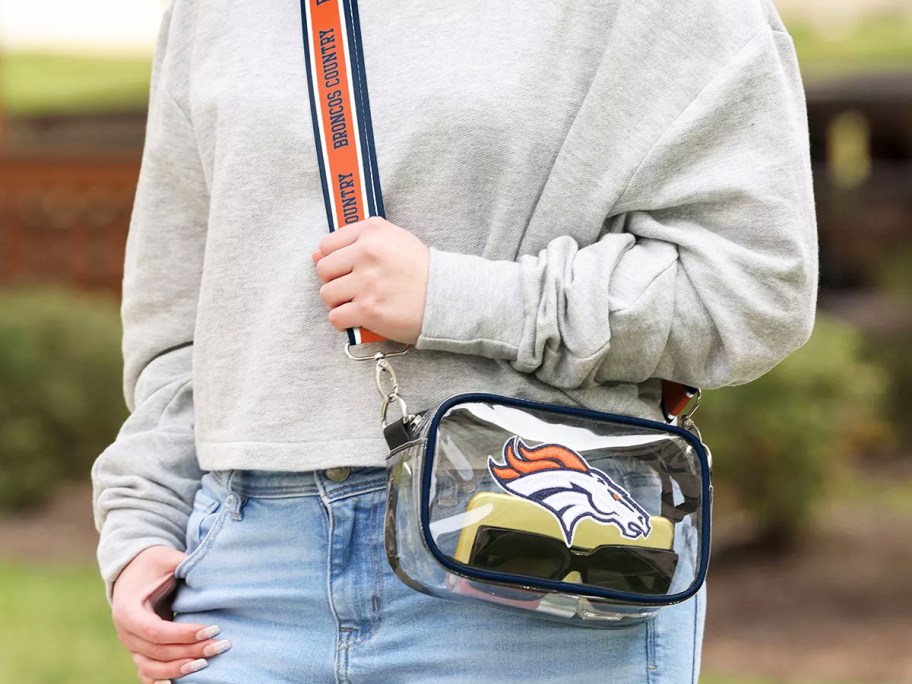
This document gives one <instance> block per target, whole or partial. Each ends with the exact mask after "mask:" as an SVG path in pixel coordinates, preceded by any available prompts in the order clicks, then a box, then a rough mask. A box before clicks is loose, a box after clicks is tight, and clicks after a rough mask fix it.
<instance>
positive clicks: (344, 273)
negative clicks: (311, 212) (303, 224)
mask: <svg viewBox="0 0 912 684" xmlns="http://www.w3.org/2000/svg"><path fill="white" fill-rule="evenodd" d="M311 259H313V262H314V263H315V264H316V269H317V275H318V276H319V277H320V280H322V281H323V282H324V283H325V284H324V285H323V287H321V288H320V299H321V300H323V303H324V304H326V306H327V307H328V308H329V309H330V312H329V322H330V323H331V324H332V326H333V327H334V328H336V329H337V330H345V329H346V328H354V327H362V326H363V327H365V328H367V329H368V330H371V331H373V332H375V333H377V334H378V335H383V336H384V337H385V338H387V339H388V340H393V341H395V342H402V343H405V344H414V343H415V342H416V341H417V339H418V335H419V333H420V332H421V324H422V322H423V319H424V299H425V294H426V292H427V282H428V266H429V264H430V252H429V250H428V248H427V246H425V244H424V243H423V242H421V240H419V239H418V238H417V237H415V236H414V235H412V233H410V232H409V231H407V230H405V229H403V228H400V227H399V226H397V225H395V224H393V223H390V222H389V221H387V220H386V219H382V218H379V217H372V218H369V219H366V220H364V221H358V222H357V223H350V224H349V225H347V226H345V227H344V228H343V229H341V230H337V231H335V232H333V233H330V234H329V235H327V236H326V237H324V238H323V239H322V240H320V247H319V249H317V250H316V251H315V252H314V253H313V254H311Z"/></svg>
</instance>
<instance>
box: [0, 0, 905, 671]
mask: <svg viewBox="0 0 912 684" xmlns="http://www.w3.org/2000/svg"><path fill="white" fill-rule="evenodd" d="M122 1H123V2H124V4H125V5H131V6H133V5H135V7H136V8H137V9H138V8H139V7H140V5H143V8H144V11H146V12H147V13H148V12H150V11H151V12H153V14H154V12H156V11H160V10H161V8H162V7H163V3H161V2H158V1H157V0H148V1H147V2H141V1H140V0H129V1H128V0H122ZM41 2H42V3H43V4H44V5H48V6H49V5H52V4H53V2H54V0H41ZM14 3H15V0H0V22H6V23H7V25H6V27H5V28H6V31H4V26H3V25H2V24H0V40H3V41H4V42H5V50H3V51H2V52H0V549H2V557H0V614H2V615H3V623H4V625H5V626H4V627H0V634H2V637H0V682H23V683H28V684H45V683H47V684H51V683H53V684H71V683H72V684H76V683H80V684H82V683H86V682H91V683H93V684H106V683H108V682H111V683H112V684H113V683H114V682H129V681H136V677H135V668H134V667H133V664H132V661H131V660H130V658H129V656H128V655H127V653H126V652H125V651H124V650H123V649H122V648H121V646H120V644H119V643H118V642H117V640H116V638H115V636H114V632H113V627H112V624H111V619H110V613H109V610H108V606H107V603H106V601H105V599H104V594H103V586H102V584H101V581H100V579H99V577H98V573H97V569H96V567H95V564H94V549H95V543H96V541H97V536H96V533H95V530H94V527H93V524H92V517H91V486H90V483H89V469H90V468H91V464H92V462H93V461H94V459H95V458H96V457H97V455H98V454H99V453H100V452H101V450H102V449H104V447H105V446H106V445H107V444H108V443H110V441H112V440H113V439H114V436H115V434H116V432H117V429H118V427H119V425H120V424H121V423H122V421H123V419H124V418H125V416H126V412H125V411H126V409H125V407H124V403H123V397H122V395H121V386H120V373H121V362H122V360H121V357H120V321H119V315H118V306H119V303H118V293H119V289H120V278H121V276H122V258H123V243H124V240H125V237H126V230H127V225H128V222H129V213H130V208H131V203H132V193H133V189H134V187H135V180H136V173H137V171H138V160H139V155H140V153H141V148H142V137H143V131H144V125H145V119H144V116H145V113H144V108H145V104H146V96H147V91H148V84H149V67H150V52H149V51H150V43H151V41H152V40H154V36H155V32H156V30H157V26H156V25H152V26H151V27H148V31H147V32H146V33H143V32H142V31H141V30H140V31H139V32H138V34H137V35H138V36H139V37H137V38H135V39H134V40H133V42H132V43H131V44H130V45H128V46H127V47H124V45H123V44H121V43H122V41H118V40H115V41H113V42H114V43H116V45H112V46H107V47H106V46H105V44H104V41H101V42H99V41H98V40H96V39H88V40H87V41H86V43H85V44H82V45H73V46H70V45H69V44H67V45H65V46H63V47H61V45H59V44H58V43H55V42H54V40H56V39H54V40H51V42H50V43H48V40H50V39H48V38H47V37H46V36H45V37H44V38H41V37H38V38H36V39H35V40H32V41H31V42H30V41H29V40H28V37H27V36H26V37H25V38H23V35H22V33H23V31H25V32H27V31H26V29H27V27H28V25H29V24H28V22H27V21H24V20H23V19H22V18H21V17H18V18H17V17H16V16H14V15H15V11H14V10H15V5H14ZM96 6H97V8H96V9H97V10H98V11H99V16H100V13H101V10H102V9H103V6H105V0H95V1H94V2H89V3H88V4H87V7H86V8H84V12H83V13H85V12H89V13H90V14H91V11H92V8H93V7H96ZM777 6H778V7H779V10H780V12H781V13H782V15H783V17H784V18H785V20H786V24H787V25H788V27H789V30H790V32H791V34H792V36H793V38H794V40H795V43H796V46H797V49H798V53H799V58H800V61H801V67H802V73H803V76H804V79H805V85H806V88H807V95H808V109H809V122H810V128H811V141H812V156H813V161H814V172H815V193H816V196H817V201H818V209H817V211H818V221H819V225H820V234H821V267H822V280H821V293H820V312H819V317H818V324H817V326H816V330H815V332H814V335H813V337H812V339H811V341H810V342H809V343H808V344H807V345H806V346H805V347H804V348H802V349H801V350H799V351H798V352H797V353H795V354H794V355H793V356H791V357H790V358H789V359H787V360H786V361H785V362H783V363H782V364H781V365H780V366H779V367H777V368H776V369H775V370H774V371H772V372H771V373H769V374H768V375H767V376H765V377H763V378H762V379H760V380H758V381H756V382H754V383H751V384H749V385H746V386H742V387H736V388H729V389H724V390H717V391H713V392H709V393H707V394H706V396H705V397H704V400H703V406H702V407H701V408H700V410H699V413H698V415H697V418H698V423H699V424H700V426H701V428H702V430H703V433H704V436H705V437H706V439H707V441H708V442H709V444H710V445H711V446H712V447H713V452H714V455H715V473H714V474H715V477H716V483H717V499H716V507H715V517H714V522H715V533H714V534H715V536H714V549H713V560H712V569H711V572H710V576H709V586H710V593H709V616H708V621H707V633H706V643H705V648H704V654H703V670H704V676H703V678H702V680H701V681H703V682H707V683H709V684H722V683H731V684H773V683H783V684H788V683H800V684H831V683H834V682H857V683H859V684H865V683H868V682H878V683H889V684H901V683H902V682H912V648H910V647H909V641H910V638H912V550H910V549H909V548H908V547H909V546H910V545H909V541H910V539H912V447H910V439H912V426H910V422H909V419H908V417H907V407H908V406H910V405H912V389H910V388H912V354H910V350H912V6H910V5H909V3H908V2H907V1H906V0H903V1H902V2H895V1H891V0H869V2H861V1H860V0H858V1H853V0H830V1H829V2H823V1H822V0H781V1H780V2H778V3H777ZM19 7H20V9H21V8H23V7H25V5H24V4H23V5H19ZM150 8H151V9H150ZM153 10H154V11H153ZM62 20H63V19H62V18H61V21H62ZM17 22H18V23H17ZM16 26H18V27H19V29H18V31H19V33H16V31H15V30H13V29H14V28H15V27H16ZM23 26H25V27H26V29H23V28H22V27H23ZM11 27H12V28H11ZM134 28H135V27H134ZM140 28H142V27H140ZM110 29H111V31H112V32H113V33H115V34H116V33H117V27H116V26H113V25H112V26H111V27H110ZM60 30H61V31H65V27H61V28H60ZM75 30H76V27H74V31H75ZM119 38H122V36H120V37H119ZM42 41H44V42H42ZM0 47H3V44H0ZM49 485H50V486H49Z"/></svg>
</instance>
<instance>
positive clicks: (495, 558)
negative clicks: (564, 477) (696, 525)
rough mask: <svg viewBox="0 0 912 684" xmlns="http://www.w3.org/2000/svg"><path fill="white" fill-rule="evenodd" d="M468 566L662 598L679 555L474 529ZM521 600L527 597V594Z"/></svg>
mask: <svg viewBox="0 0 912 684" xmlns="http://www.w3.org/2000/svg"><path fill="white" fill-rule="evenodd" d="M468 565H470V566H472V567H474V568H477V569H483V570H491V571H495V572H503V573H510V574H513V575H524V576H527V577H535V578H538V579H545V580H554V581H560V580H562V579H564V578H565V577H566V576H567V575H568V574H569V573H571V572H578V573H579V574H580V577H581V578H582V583H583V584H588V585H591V586H595V587H600V588H603V589H612V590H615V591H620V592H625V593H629V594H639V595H647V596H663V595H667V594H668V590H669V588H670V587H671V580H672V578H673V577H674V573H675V569H676V568H677V565H678V554H676V553H675V552H674V551H669V550H666V549H652V548H645V547H642V546H629V545H620V544H611V545H606V546H598V547H596V548H594V549H591V550H577V549H573V548H567V546H566V544H564V542H563V541H562V540H560V539H555V538H554V537H548V536H545V535H543V534H536V533H534V532H525V531H522V530H511V529H506V528H502V527H487V526H479V527H478V530H477V533H476V535H475V540H474V543H473V545H472V551H471V553H470V555H469V562H468ZM522 595H524V596H526V597H529V594H528V593H527V592H526V593H524V594H522ZM518 597H519V595H517V598H518Z"/></svg>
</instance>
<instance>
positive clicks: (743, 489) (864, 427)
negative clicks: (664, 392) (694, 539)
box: [697, 315, 888, 547]
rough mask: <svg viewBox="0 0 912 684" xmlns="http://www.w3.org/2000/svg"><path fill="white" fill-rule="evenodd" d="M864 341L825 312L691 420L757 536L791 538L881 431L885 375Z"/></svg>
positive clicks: (771, 541) (775, 541) (784, 541)
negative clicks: (780, 353)
mask: <svg viewBox="0 0 912 684" xmlns="http://www.w3.org/2000/svg"><path fill="white" fill-rule="evenodd" d="M861 347H862V338H861V335H860V333H859V332H858V331H857V330H856V329H855V328H853V327H852V326H850V325H848V324H845V323H841V322H838V321H836V320H833V319H831V318H828V317H825V316H822V315H821V316H818V320H817V325H816V327H815V330H814V334H813V335H812V336H811V339H810V341H809V342H808V343H807V344H806V345H805V346H804V347H803V348H801V349H799V350H798V351H797V352H795V353H794V354H792V355H791V356H790V357H788V358H787V359H786V360H785V361H783V362H782V363H781V364H779V366H777V367H776V368H775V369H774V370H773V371H771V372H770V373H768V374H766V375H765V376H763V377H762V378H760V379H758V380H756V381H754V382H751V383H749V384H746V385H740V386H736V387H728V388H724V389H720V390H717V391H713V392H708V393H707V396H706V397H705V398H704V401H703V407H702V408H701V409H700V410H699V413H698V414H697V422H698V424H699V426H700V428H701V430H702V431H703V436H704V438H705V439H706V441H707V443H708V444H709V445H710V447H711V448H712V450H713V454H714V468H713V474H714V477H715V478H716V482H717V483H718V486H720V487H721V488H723V489H724V490H727V491H725V493H726V494H727V495H728V498H729V499H733V500H734V501H736V502H737V504H738V505H739V506H740V507H743V508H744V509H745V511H746V512H747V513H748V514H749V515H750V516H751V517H752V519H753V521H754V522H755V523H756V525H757V529H758V534H759V537H758V538H757V539H756V540H754V541H757V542H760V543H765V544H767V545H770V546H779V547H784V546H787V545H788V544H790V543H791V542H793V541H795V540H796V539H797V537H798V536H799V535H800V534H801V533H802V532H803V531H804V530H805V529H806V527H807V525H808V524H809V523H810V522H811V520H812V519H813V512H814V508H815V505H816V504H817V503H818V502H819V501H820V500H821V498H822V497H823V495H824V494H825V493H827V490H828V487H829V486H830V485H831V484H833V483H834V482H835V481H837V480H838V479H839V477H840V475H842V474H844V473H845V472H846V469H847V466H848V458H849V457H851V456H854V455H855V454H857V453H858V452H859V451H860V450H862V449H864V448H865V447H867V446H868V445H871V444H872V443H874V442H876V441H878V440H880V439H883V438H885V437H886V436H887V433H888V428H887V426H886V423H885V422H884V420H883V418H882V413H881V406H882V404H883V398H884V394H885V387H886V378H885V377H884V374H883V373H882V371H881V370H880V369H879V368H877V367H876V366H875V365H873V364H871V363H869V362H866V361H864V360H862V357H861Z"/></svg>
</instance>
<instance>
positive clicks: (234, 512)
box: [225, 470, 247, 520]
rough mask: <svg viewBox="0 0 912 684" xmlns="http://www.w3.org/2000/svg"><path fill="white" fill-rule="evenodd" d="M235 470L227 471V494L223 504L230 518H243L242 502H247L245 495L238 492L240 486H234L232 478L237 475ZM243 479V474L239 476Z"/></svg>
mask: <svg viewBox="0 0 912 684" xmlns="http://www.w3.org/2000/svg"><path fill="white" fill-rule="evenodd" d="M238 472H239V471H237V470H229V471H228V479H227V481H226V483H225V487H226V489H227V490H228V496H227V497H226V498H225V505H226V506H227V507H228V511H229V513H230V514H231V519H232V520H243V519H244V510H243V509H244V504H245V503H246V502H247V497H246V496H244V495H243V494H241V493H240V488H239V487H238V488H235V487H234V478H235V475H238ZM240 479H243V476H241V477H240Z"/></svg>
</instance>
